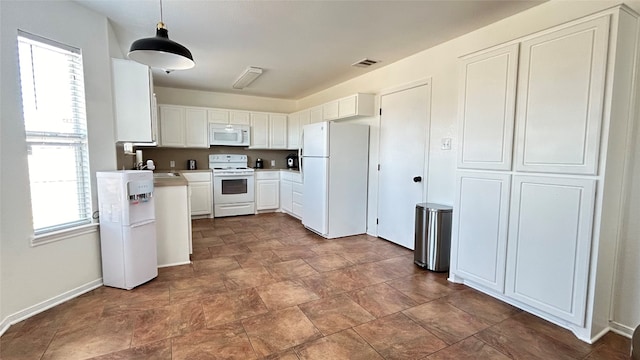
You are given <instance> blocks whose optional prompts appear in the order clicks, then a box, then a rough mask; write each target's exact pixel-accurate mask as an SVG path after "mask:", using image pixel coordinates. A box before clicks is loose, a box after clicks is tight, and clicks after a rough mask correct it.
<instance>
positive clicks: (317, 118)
mask: <svg viewBox="0 0 640 360" xmlns="http://www.w3.org/2000/svg"><path fill="white" fill-rule="evenodd" d="M309 115H310V117H309V123H310V124H313V123H317V122H322V121H324V120H323V119H322V106H316V107H314V108H312V109H311V110H310V112H309Z"/></svg>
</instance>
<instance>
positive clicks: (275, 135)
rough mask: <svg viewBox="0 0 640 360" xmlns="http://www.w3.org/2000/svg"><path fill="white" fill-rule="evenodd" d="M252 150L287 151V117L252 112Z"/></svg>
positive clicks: (284, 115)
mask: <svg viewBox="0 0 640 360" xmlns="http://www.w3.org/2000/svg"><path fill="white" fill-rule="evenodd" d="M250 114H251V148H253V149H286V148H287V115H286V114H275V113H262V112H251V113H250Z"/></svg>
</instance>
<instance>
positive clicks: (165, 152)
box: [116, 144, 297, 170]
mask: <svg viewBox="0 0 640 360" xmlns="http://www.w3.org/2000/svg"><path fill="white" fill-rule="evenodd" d="M135 149H136V150H142V158H143V159H144V161H145V162H146V161H147V160H149V159H151V160H153V162H154V163H155V166H156V169H157V170H171V166H170V162H171V161H172V160H173V161H175V164H176V167H175V170H186V169H187V160H190V159H194V160H196V164H197V167H198V169H208V168H209V154H241V155H247V160H248V163H249V166H250V167H254V166H255V164H256V159H258V158H260V159H262V160H263V163H264V168H265V169H285V168H286V167H287V159H286V157H287V155H289V154H291V153H296V152H297V151H296V150H259V149H247V148H243V147H236V146H211V147H210V148H208V149H180V148H163V147H136V148H135ZM116 151H117V154H118V159H117V160H118V169H133V168H134V167H135V155H124V147H123V146H122V145H120V144H118V145H116ZM271 160H275V166H271Z"/></svg>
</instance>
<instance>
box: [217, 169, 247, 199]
mask: <svg viewBox="0 0 640 360" xmlns="http://www.w3.org/2000/svg"><path fill="white" fill-rule="evenodd" d="M253 178H254V177H253V175H224V174H216V175H214V176H213V201H214V203H215V204H239V203H249V202H254V181H253Z"/></svg>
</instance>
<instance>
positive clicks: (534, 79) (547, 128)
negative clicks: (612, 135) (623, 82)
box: [515, 17, 609, 174]
mask: <svg viewBox="0 0 640 360" xmlns="http://www.w3.org/2000/svg"><path fill="white" fill-rule="evenodd" d="M608 36H609V18H608V17H602V18H598V19H595V20H592V21H588V22H585V23H582V24H578V25H575V26H572V27H569V28H565V29H562V30H558V31H555V32H552V33H549V34H547V35H543V36H540V37H537V38H534V39H531V40H528V41H525V42H523V43H522V46H521V66H520V73H519V76H518V100H517V101H518V102H517V109H518V112H517V115H516V128H517V146H516V161H515V169H516V170H517V171H536V172H554V173H566V174H596V172H597V165H598V151H599V145H600V130H601V123H602V113H603V98H604V86H605V70H606V61H607V41H608Z"/></svg>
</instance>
